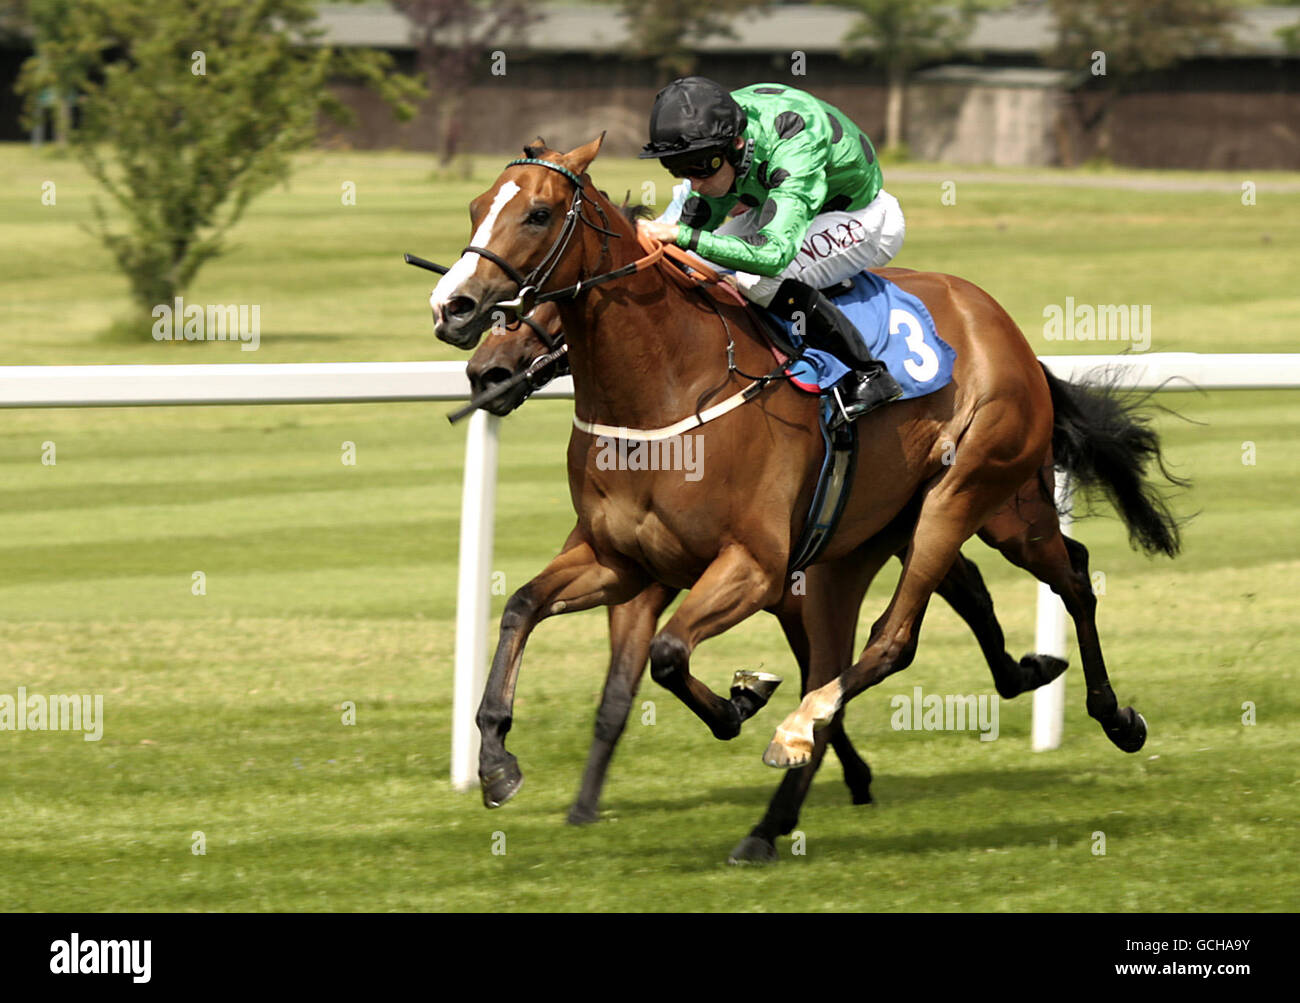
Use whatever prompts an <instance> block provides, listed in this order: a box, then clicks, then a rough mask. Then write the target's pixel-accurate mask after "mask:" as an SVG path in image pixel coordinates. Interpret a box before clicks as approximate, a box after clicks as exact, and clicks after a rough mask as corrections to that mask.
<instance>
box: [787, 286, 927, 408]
mask: <svg viewBox="0 0 1300 1003" xmlns="http://www.w3.org/2000/svg"><path fill="white" fill-rule="evenodd" d="M768 309H769V310H771V311H772V312H773V313H774V314H776V315H777V316H779V317H783V318H785V319H786V320H794V319H795V314H796V313H802V314H803V315H804V330H803V339H804V341H805V342H806V343H807V344H809V345H811V346H812V347H813V348H820V349H822V350H823V351H826V352H830V353H831V354H832V355H834V356H835V357H836V358H838V359H841V360H843V362H844V363H845V364H846V365H848V366H851V367H852V369H853V371H852V372H850V373H848V374H846V375H845V376H844V378H843V379H842V380H840V381H839V383H837V384H835V386H834V387H832V388H831V394H832V396H833V397H834V399H835V402H836V407H835V410H836V412H837V415H836V416H835V417H834V418H832V419H831V427H833V428H836V427H839V426H840V425H843V424H847V423H848V422H851V421H853V420H854V419H855V418H859V417H861V416H862V415H864V414H866V413H867V412H868V411H872V410H874V409H876V408H878V407H879V406H880V405H881V404H887V403H889V402H890V401H892V400H897V399H898V398H899V397H901V396H902V395H903V388H902V387H900V386H899V385H898V381H897V380H896V379H894V377H893V376H891V375H890V373H889V370H888V369H886V368H885V364H884V363H883V362H881V361H880V360H879V359H877V358H875V357H874V356H872V355H871V353H870V352H868V351H867V348H866V346H865V345H864V344H863V343H862V337H861V335H859V334H858V331H857V328H855V327H854V326H853V323H852V321H850V320H849V319H848V317H846V316H844V313H843V311H842V310H840V308H839V307H837V306H836V305H835V304H834V303H833V302H831V300H830V299H829V298H828V297H827V296H826V295H825V294H823V293H822V292H820V291H819V290H817V289H814V288H813V287H812V286H810V285H807V284H805V283H803V282H800V281H799V280H798V279H786V280H785V281H784V282H782V283H781V285H780V287H779V288H778V289H777V291H776V295H774V296H773V297H772V302H771V304H770V305H769V306H768Z"/></svg>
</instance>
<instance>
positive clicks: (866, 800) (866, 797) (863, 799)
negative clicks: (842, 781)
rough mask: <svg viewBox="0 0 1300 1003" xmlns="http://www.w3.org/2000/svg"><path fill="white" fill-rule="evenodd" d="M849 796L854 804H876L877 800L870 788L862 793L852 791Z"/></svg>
mask: <svg viewBox="0 0 1300 1003" xmlns="http://www.w3.org/2000/svg"><path fill="white" fill-rule="evenodd" d="M849 794H850V795H851V796H852V798H853V803H854V804H875V803H876V799H875V798H873V797H872V796H871V790H870V788H868V789H866V790H862V791H855V790H850V791H849Z"/></svg>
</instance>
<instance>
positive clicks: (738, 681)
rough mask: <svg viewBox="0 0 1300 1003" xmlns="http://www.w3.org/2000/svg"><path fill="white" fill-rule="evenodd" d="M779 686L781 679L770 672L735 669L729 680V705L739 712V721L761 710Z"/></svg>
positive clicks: (747, 718) (746, 719)
mask: <svg viewBox="0 0 1300 1003" xmlns="http://www.w3.org/2000/svg"><path fill="white" fill-rule="evenodd" d="M780 685H781V677H780V676H774V675H772V673H770V672H752V671H750V670H749V669H737V670H736V674H735V675H734V676H732V678H731V703H732V705H733V706H734V707H735V708H736V710H738V711H739V712H740V719H741V721H748V720H749V719H750V718H751V717H753V716H754V715H755V714H757V713H758V712H759V711H760V710H762V709H763V708H764V707H765V706H766V705H767V701H768V700H769V699H771V697H772V694H773V693H775V692H776V688H777V687H778V686H780Z"/></svg>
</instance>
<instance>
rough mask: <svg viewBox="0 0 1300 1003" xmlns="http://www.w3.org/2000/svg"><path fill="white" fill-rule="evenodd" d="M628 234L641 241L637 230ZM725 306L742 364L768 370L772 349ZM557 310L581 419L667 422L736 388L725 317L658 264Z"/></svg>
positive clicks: (644, 424)
mask: <svg viewBox="0 0 1300 1003" xmlns="http://www.w3.org/2000/svg"><path fill="white" fill-rule="evenodd" d="M625 239H627V240H629V243H630V246H632V247H633V248H635V247H636V246H637V245H636V243H635V236H630V238H625ZM618 243H620V244H623V241H622V240H620V241H618ZM636 256H638V255H634V256H633V257H631V258H628V259H627V260H634V259H635V257H636ZM622 263H623V262H619V264H622ZM609 267H617V265H613V266H609ZM725 312H726V313H727V314H729V317H728V321H727V324H728V325H729V326H730V332H731V337H732V338H733V339H734V341H735V343H736V362H737V365H738V367H739V368H740V369H742V370H744V371H746V372H750V373H765V372H767V371H768V370H770V369H771V368H772V359H771V356H770V355H766V354H765V353H766V349H764V348H763V347H762V346H761V345H760V344H758V342H757V341H756V339H755V338H754V337H753V336H752V335H750V334H749V333H748V324H747V322H746V320H743V319H742V317H741V315H739V314H738V313H736V312H735V311H734V310H729V311H725ZM560 316H561V319H562V321H563V324H564V330H565V332H566V333H567V335H568V343H569V367H570V369H571V371H572V373H573V387H574V411H575V413H576V414H577V416H578V417H579V418H582V419H583V420H584V421H592V422H599V423H601V424H604V425H614V426H618V427H623V428H663V427H665V426H668V425H672V424H675V423H676V422H678V421H681V420H682V419H683V418H685V417H687V416H689V415H691V414H693V413H694V412H695V411H696V410H697V409H698V408H701V407H705V406H709V405H712V404H717V403H719V402H721V401H722V400H723V399H725V397H726V396H728V395H729V394H730V393H733V392H734V388H733V387H732V383H733V382H734V380H729V379H728V376H729V374H728V372H727V329H726V327H724V324H723V321H722V320H721V319H720V317H719V315H718V313H717V312H715V311H714V310H713V309H711V308H710V307H709V306H708V305H707V304H706V303H705V302H704V301H703V299H702V298H701V297H700V294H699V293H694V292H688V291H686V290H684V289H682V288H680V287H678V286H677V285H676V284H675V283H673V282H670V281H668V280H667V279H666V277H665V276H664V275H663V273H662V272H661V271H660V269H659V268H648V269H646V270H645V271H643V272H637V273H635V274H634V275H630V276H628V277H627V278H625V279H618V280H615V281H613V282H610V283H607V284H605V285H601V286H596V287H594V288H592V289H590V290H589V291H588V292H586V293H585V294H584V295H583V296H582V297H581V298H580V299H578V300H576V301H568V302H565V303H561V304H560ZM575 334H576V337H575V336H574V335H575ZM706 397H707V400H706V399H704V398H706Z"/></svg>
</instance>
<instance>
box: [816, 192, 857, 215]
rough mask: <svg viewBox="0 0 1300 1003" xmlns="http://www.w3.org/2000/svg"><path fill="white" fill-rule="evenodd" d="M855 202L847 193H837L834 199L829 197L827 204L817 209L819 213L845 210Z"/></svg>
mask: <svg viewBox="0 0 1300 1003" xmlns="http://www.w3.org/2000/svg"><path fill="white" fill-rule="evenodd" d="M852 204H853V199H851V198H849V197H848V196H847V195H836V196H835V197H834V198H833V199H827V200H826V204H825V205H823V206H822V207H821V208H820V209H819V210H817V212H818V215H820V214H821V213H824V212H843V211H844V210H845V209H847V208H848V207H849V206H850V205H852Z"/></svg>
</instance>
